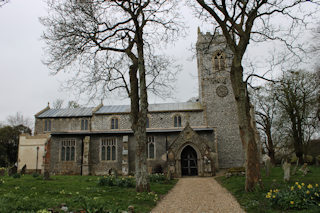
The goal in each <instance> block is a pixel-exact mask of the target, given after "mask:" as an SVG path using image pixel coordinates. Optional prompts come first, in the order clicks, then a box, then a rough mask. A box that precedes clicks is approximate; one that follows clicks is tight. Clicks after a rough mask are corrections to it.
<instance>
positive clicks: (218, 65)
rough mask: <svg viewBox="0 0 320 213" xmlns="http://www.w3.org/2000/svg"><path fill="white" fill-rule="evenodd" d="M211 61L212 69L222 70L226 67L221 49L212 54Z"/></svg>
mask: <svg viewBox="0 0 320 213" xmlns="http://www.w3.org/2000/svg"><path fill="white" fill-rule="evenodd" d="M212 63H213V70H214V71H219V70H224V69H225V68H226V58H225V56H224V53H223V52H222V51H218V52H217V53H216V54H214V55H213V58H212Z"/></svg>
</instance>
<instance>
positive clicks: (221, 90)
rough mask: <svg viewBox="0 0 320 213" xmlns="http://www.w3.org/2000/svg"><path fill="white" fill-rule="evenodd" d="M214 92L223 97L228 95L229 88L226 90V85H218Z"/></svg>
mask: <svg viewBox="0 0 320 213" xmlns="http://www.w3.org/2000/svg"><path fill="white" fill-rule="evenodd" d="M216 93H217V95H218V96H219V97H221V98H223V97H225V96H227V95H228V93H229V90H228V88H227V87H226V86H224V85H220V86H218V87H217V89H216Z"/></svg>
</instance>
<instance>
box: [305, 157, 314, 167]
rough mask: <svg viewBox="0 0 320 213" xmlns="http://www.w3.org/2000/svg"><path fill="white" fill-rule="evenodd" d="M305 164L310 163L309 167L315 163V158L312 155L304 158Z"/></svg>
mask: <svg viewBox="0 0 320 213" xmlns="http://www.w3.org/2000/svg"><path fill="white" fill-rule="evenodd" d="M304 162H305V163H308V164H309V165H310V164H312V163H313V157H312V155H305V156H304Z"/></svg>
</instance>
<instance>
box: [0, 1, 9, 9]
mask: <svg viewBox="0 0 320 213" xmlns="http://www.w3.org/2000/svg"><path fill="white" fill-rule="evenodd" d="M8 2H9V0H0V7H2V6H3V5H5V4H7V3H8Z"/></svg>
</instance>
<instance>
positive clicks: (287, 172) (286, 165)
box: [282, 161, 291, 182]
mask: <svg viewBox="0 0 320 213" xmlns="http://www.w3.org/2000/svg"><path fill="white" fill-rule="evenodd" d="M290 166H291V164H290V163H288V162H287V161H285V162H284V163H283V165H282V168H283V173H284V175H283V180H284V181H286V182H287V181H289V180H290Z"/></svg>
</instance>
